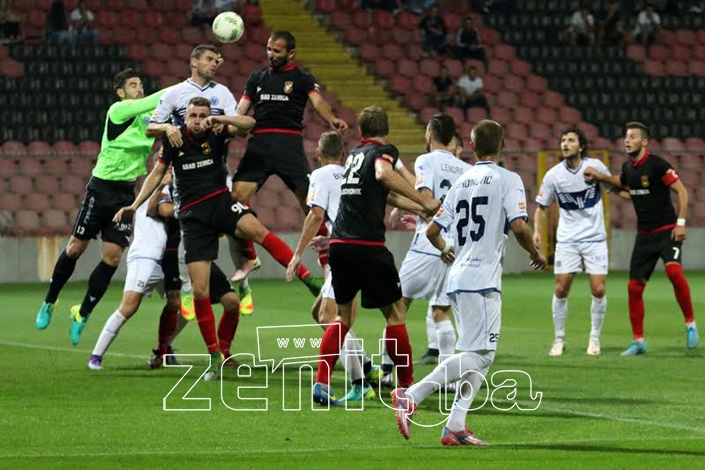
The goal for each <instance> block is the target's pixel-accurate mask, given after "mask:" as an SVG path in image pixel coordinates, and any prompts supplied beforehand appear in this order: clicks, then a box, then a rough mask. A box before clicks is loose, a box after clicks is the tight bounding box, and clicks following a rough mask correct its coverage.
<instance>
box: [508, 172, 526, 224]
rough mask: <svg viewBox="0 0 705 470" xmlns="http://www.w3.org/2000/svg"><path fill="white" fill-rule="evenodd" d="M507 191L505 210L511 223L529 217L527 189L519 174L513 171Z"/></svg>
mask: <svg viewBox="0 0 705 470" xmlns="http://www.w3.org/2000/svg"><path fill="white" fill-rule="evenodd" d="M506 191H507V192H506V193H505V195H504V212H505V213H506V214H507V221H508V222H509V223H510V224H511V223H512V222H513V221H514V220H516V219H522V218H523V219H528V218H529V217H528V214H527V213H526V191H525V189H524V183H523V182H522V181H521V178H520V177H519V175H517V174H516V173H512V176H511V178H510V180H509V184H508V185H507V189H506Z"/></svg>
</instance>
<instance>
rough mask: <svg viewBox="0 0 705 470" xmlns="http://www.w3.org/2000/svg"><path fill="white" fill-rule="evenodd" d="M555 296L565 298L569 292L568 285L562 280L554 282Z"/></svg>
mask: <svg viewBox="0 0 705 470" xmlns="http://www.w3.org/2000/svg"><path fill="white" fill-rule="evenodd" d="M554 293H555V294H556V297H558V298H559V299H565V298H566V297H568V294H570V285H569V284H565V283H562V282H557V283H556V290H555V291H554Z"/></svg>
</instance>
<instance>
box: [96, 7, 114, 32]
mask: <svg viewBox="0 0 705 470" xmlns="http://www.w3.org/2000/svg"><path fill="white" fill-rule="evenodd" d="M96 24H97V25H98V29H99V30H100V31H101V33H103V32H104V30H111V29H113V27H114V26H115V25H116V24H118V19H117V17H116V15H115V12H113V11H110V10H105V9H99V10H98V12H97V13H96Z"/></svg>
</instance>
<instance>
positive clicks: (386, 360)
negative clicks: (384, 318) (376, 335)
mask: <svg viewBox="0 0 705 470" xmlns="http://www.w3.org/2000/svg"><path fill="white" fill-rule="evenodd" d="M381 349H382V351H381V353H382V370H383V371H384V373H385V374H389V373H390V372H392V371H393V370H394V363H393V362H392V359H391V358H390V357H389V354H387V329H386V328H385V329H384V330H382V345H381Z"/></svg>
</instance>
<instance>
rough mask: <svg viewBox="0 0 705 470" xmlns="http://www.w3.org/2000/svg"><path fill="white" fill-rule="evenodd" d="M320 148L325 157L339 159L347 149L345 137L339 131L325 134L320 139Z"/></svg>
mask: <svg viewBox="0 0 705 470" xmlns="http://www.w3.org/2000/svg"><path fill="white" fill-rule="evenodd" d="M318 148H319V149H320V150H321V154H322V155H323V157H325V158H335V159H339V158H340V157H341V156H342V154H343V150H344V149H345V143H344V142H343V135H342V134H341V133H340V132H338V131H328V132H324V133H323V134H321V137H320V138H319V139H318Z"/></svg>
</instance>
